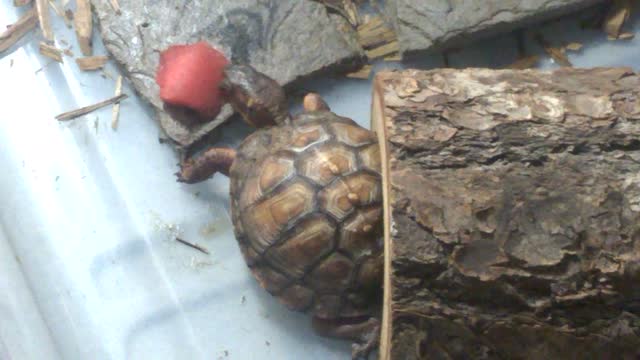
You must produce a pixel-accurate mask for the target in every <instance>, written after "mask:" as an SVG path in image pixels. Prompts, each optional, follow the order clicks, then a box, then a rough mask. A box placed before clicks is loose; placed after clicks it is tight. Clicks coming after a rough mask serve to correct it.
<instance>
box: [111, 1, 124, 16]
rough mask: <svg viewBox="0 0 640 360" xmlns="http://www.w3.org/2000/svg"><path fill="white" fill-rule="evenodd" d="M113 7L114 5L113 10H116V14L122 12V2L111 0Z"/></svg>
mask: <svg viewBox="0 0 640 360" xmlns="http://www.w3.org/2000/svg"><path fill="white" fill-rule="evenodd" d="M111 7H113V10H115V12H116V14H118V15H120V14H122V11H120V4H119V3H118V0H111Z"/></svg>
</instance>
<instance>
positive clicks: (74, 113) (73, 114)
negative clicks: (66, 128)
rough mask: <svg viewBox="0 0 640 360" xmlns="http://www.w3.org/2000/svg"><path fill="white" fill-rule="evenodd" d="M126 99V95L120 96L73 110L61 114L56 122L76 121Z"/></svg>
mask: <svg viewBox="0 0 640 360" xmlns="http://www.w3.org/2000/svg"><path fill="white" fill-rule="evenodd" d="M126 98H127V95H126V94H120V95H118V96H114V97H112V98H109V99H107V100H103V101H100V102H97V103H95V104H93V105H89V106H84V107H81V108H79V109H76V110H71V111H67V112H64V113H62V114H59V115H58V116H56V120H58V121H66V120H72V119H75V118H77V117H80V116H82V115H86V114H89V113H91V112H93V111H96V110H98V109H100V108H103V107H105V106H108V105H111V104H115V103H118V102H120V101H122V100H124V99H126Z"/></svg>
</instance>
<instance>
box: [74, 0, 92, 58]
mask: <svg viewBox="0 0 640 360" xmlns="http://www.w3.org/2000/svg"><path fill="white" fill-rule="evenodd" d="M74 22H75V25H76V37H77V38H78V44H79V45H80V50H82V54H83V55H84V56H91V53H92V46H91V36H92V34H93V19H92V16H91V4H90V3H89V0H76V13H75V14H74Z"/></svg>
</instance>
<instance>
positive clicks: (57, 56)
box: [40, 42, 62, 63]
mask: <svg viewBox="0 0 640 360" xmlns="http://www.w3.org/2000/svg"><path fill="white" fill-rule="evenodd" d="M40 54H42V55H44V56H46V57H48V58H50V59H53V60H55V61H57V62H59V63H61V62H62V50H60V49H58V48H57V47H55V46H53V45H49V44H47V43H45V42H41V43H40Z"/></svg>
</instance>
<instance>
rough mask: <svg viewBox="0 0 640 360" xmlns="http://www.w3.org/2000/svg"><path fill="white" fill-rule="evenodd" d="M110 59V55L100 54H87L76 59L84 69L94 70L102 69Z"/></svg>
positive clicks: (81, 68)
mask: <svg viewBox="0 0 640 360" xmlns="http://www.w3.org/2000/svg"><path fill="white" fill-rule="evenodd" d="M108 60H109V57H107V56H104V55H100V56H87V57H82V58H78V59H76V64H78V67H79V68H80V70H82V71H92V70H98V69H102V68H103V67H104V65H105V64H106V63H107V61H108Z"/></svg>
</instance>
